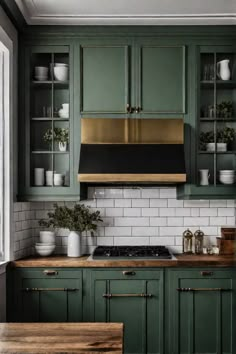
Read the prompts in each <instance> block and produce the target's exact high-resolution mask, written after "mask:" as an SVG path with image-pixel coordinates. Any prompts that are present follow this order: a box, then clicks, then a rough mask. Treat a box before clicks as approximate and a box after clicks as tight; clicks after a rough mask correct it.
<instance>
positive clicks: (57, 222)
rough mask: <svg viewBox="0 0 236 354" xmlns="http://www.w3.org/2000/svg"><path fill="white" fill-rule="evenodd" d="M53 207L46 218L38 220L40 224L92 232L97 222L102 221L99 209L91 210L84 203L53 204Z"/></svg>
mask: <svg viewBox="0 0 236 354" xmlns="http://www.w3.org/2000/svg"><path fill="white" fill-rule="evenodd" d="M54 208H55V210H54V212H49V213H48V217H49V219H48V220H40V221H39V225H40V226H43V227H47V228H49V227H53V228H55V229H57V228H63V229H69V230H70V231H78V232H83V231H91V233H93V231H95V230H96V229H97V223H98V222H99V221H102V219H101V217H100V211H98V210H97V211H95V212H92V211H91V210H90V207H87V206H85V205H84V204H76V205H75V206H74V207H73V208H68V207H67V206H58V205H57V204H54Z"/></svg>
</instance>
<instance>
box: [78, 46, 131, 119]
mask: <svg viewBox="0 0 236 354" xmlns="http://www.w3.org/2000/svg"><path fill="white" fill-rule="evenodd" d="M80 52H81V55H80V59H81V70H80V71H81V112H82V113H83V114H86V113H87V114H88V113H91V114H92V113H110V114H112V113H114V114H119V113H120V114H126V109H127V104H129V103H130V97H129V85H130V83H129V59H130V58H129V47H128V46H126V45H104V46H103V45H94V46H93V45H91V46H81V48H80Z"/></svg>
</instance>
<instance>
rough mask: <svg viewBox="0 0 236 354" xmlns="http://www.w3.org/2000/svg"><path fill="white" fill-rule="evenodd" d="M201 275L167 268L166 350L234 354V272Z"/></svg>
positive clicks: (235, 314)
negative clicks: (167, 310)
mask: <svg viewBox="0 0 236 354" xmlns="http://www.w3.org/2000/svg"><path fill="white" fill-rule="evenodd" d="M202 274H204V273H202V272H201V271H200V270H198V271H197V270H196V271H195V270H194V271H187V270H186V271H170V277H169V303H170V313H169V324H170V331H169V336H170V337H169V340H168V342H169V343H170V348H169V349H170V350H169V353H172V354H189V353H192V354H195V353H196V354H207V353H208V354H209V353H211V354H213V353H214V354H220V353H221V354H223V353H225V354H226V353H227V354H234V353H235V350H236V347H235V339H234V338H233V334H234V333H235V318H236V311H235V310H236V308H235V295H236V294H235V291H236V287H235V278H236V277H235V272H233V271H232V272H231V271H218V270H212V272H211V273H209V274H210V275H209V276H204V275H202ZM178 289H179V290H178ZM184 289H185V290H184ZM186 289H188V290H186ZM220 289H222V290H220Z"/></svg>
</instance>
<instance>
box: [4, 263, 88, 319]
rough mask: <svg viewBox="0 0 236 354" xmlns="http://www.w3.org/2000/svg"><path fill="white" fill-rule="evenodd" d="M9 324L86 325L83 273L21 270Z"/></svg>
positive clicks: (17, 271) (15, 286)
mask: <svg viewBox="0 0 236 354" xmlns="http://www.w3.org/2000/svg"><path fill="white" fill-rule="evenodd" d="M13 273H14V274H13V275H12V276H13V279H14V293H13V294H11V295H12V296H11V298H12V299H13V304H11V308H9V310H10V314H9V315H8V320H10V321H16V322H79V321H82V272H81V271H80V270H65V269H43V268H42V269H40V268H37V269H19V270H18V269H17V270H15V271H14V272H13Z"/></svg>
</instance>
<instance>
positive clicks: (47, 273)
mask: <svg viewBox="0 0 236 354" xmlns="http://www.w3.org/2000/svg"><path fill="white" fill-rule="evenodd" d="M43 274H44V275H58V271H57V270H53V269H46V270H44V271H43Z"/></svg>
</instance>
